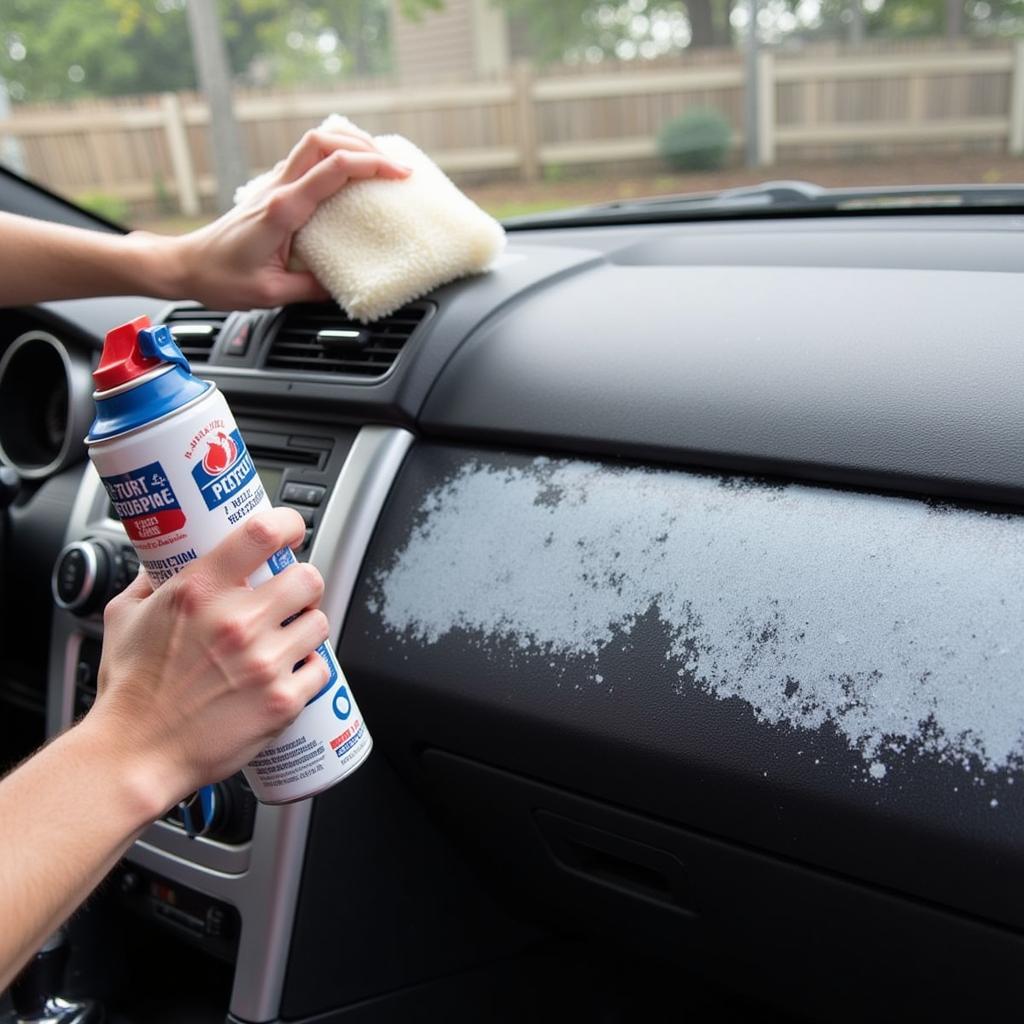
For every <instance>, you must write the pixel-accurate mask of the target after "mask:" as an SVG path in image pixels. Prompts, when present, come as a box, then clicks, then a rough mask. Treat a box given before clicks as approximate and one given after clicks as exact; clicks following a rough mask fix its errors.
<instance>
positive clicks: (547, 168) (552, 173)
mask: <svg viewBox="0 0 1024 1024" xmlns="http://www.w3.org/2000/svg"><path fill="white" fill-rule="evenodd" d="M541 177H543V179H544V180H545V181H549V182H552V183H553V182H558V181H565V179H566V178H567V177H568V174H567V171H566V166H565V164H545V165H544V169H543V170H542V171H541Z"/></svg>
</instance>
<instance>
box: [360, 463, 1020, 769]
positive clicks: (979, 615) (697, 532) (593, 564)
mask: <svg viewBox="0 0 1024 1024" xmlns="http://www.w3.org/2000/svg"><path fill="white" fill-rule="evenodd" d="M419 511H420V515H419V517H418V519H417V523H418V525H417V526H416V527H415V528H414V529H413V531H412V533H411V536H410V537H409V540H408V542H407V543H406V545H405V546H404V548H403V549H402V550H400V551H399V552H397V553H396V556H395V559H394V562H393V564H392V565H391V567H390V568H389V569H387V570H386V571H385V572H382V573H380V574H379V576H378V577H377V579H376V581H375V582H376V587H375V590H376V597H375V605H376V609H377V611H378V614H379V615H380V617H381V621H382V622H383V624H384V625H385V627H386V628H387V629H388V630H389V631H391V632H393V633H394V634H397V635H399V636H401V637H404V638H406V639H408V640H415V641H417V642H420V643H425V644H432V643H435V642H437V641H438V640H439V639H440V638H441V637H443V636H445V635H446V634H448V633H450V632H452V631H453V630H465V631H468V632H469V633H470V634H471V635H475V636H478V637H482V638H483V639H484V640H488V639H492V640H493V639H499V638H500V639H502V640H503V641H505V642H509V641H511V642H512V643H514V644H516V645H518V646H519V647H520V648H521V649H522V650H523V652H524V653H531V654H543V655H544V656H545V657H548V658H552V657H557V656H572V657H577V658H578V657H594V658H595V659H596V657H597V656H599V655H600V653H601V651H602V650H603V649H604V648H605V647H606V646H607V645H609V644H610V643H611V642H612V641H613V638H615V637H616V636H618V637H619V638H620V639H621V636H622V634H623V633H628V632H629V630H630V628H631V626H632V625H633V623H634V622H635V621H636V620H637V619H638V618H639V617H640V616H644V615H646V614H648V613H649V612H651V611H652V610H653V611H654V612H656V614H657V615H658V616H659V617H660V618H661V620H662V621H663V622H664V624H665V626H666V629H667V635H668V636H669V638H670V639H669V640H668V642H667V646H666V649H665V651H664V656H665V659H666V660H667V662H668V663H669V664H668V665H667V666H666V667H667V668H669V669H670V673H668V674H670V675H671V676H672V677H673V678H674V680H675V682H674V684H673V685H674V686H675V688H676V689H677V690H682V689H684V688H687V687H700V688H701V689H703V690H704V691H705V692H707V693H709V694H711V695H713V696H715V697H717V698H720V699H726V698H739V699H740V700H742V701H745V702H746V703H747V704H748V705H749V707H750V708H751V709H752V711H753V713H754V714H755V715H756V716H757V718H758V719H759V720H760V721H762V722H765V723H770V724H773V725H778V724H788V725H790V726H792V727H794V728H797V729H803V730H816V729H820V728H822V727H823V726H826V725H827V724H831V725H832V726H834V727H835V729H837V730H838V731H839V733H840V734H841V735H843V736H844V737H845V738H846V740H847V741H848V742H849V744H850V746H851V747H852V748H853V749H855V750H857V751H859V752H860V754H861V755H862V756H863V758H864V761H865V766H866V768H867V770H866V771H865V772H864V777H865V778H866V779H869V780H871V781H873V782H875V783H880V782H881V781H882V780H883V779H884V778H885V776H886V772H887V769H886V766H885V756H886V754H891V753H895V752H901V751H911V750H912V751H921V752H924V753H925V754H926V755H928V756H933V757H937V758H939V759H941V760H943V761H953V762H957V763H960V764H962V765H963V766H964V767H965V768H969V769H971V770H974V771H978V770H981V771H985V772H992V771H998V770H1000V769H1004V768H1007V767H1009V766H1016V765H1018V764H1020V763H1021V761H1022V753H1024V685H1022V683H1024V680H1022V668H1021V666H1022V664H1024V657H1022V655H1024V649H1022V647H1024V645H1022V637H1024V629H1022V627H1021V624H1022V623H1024V587H1022V586H1021V580H1024V517H1019V516H1013V515H997V514H986V513H984V512H978V511H972V510H963V509H954V508H949V507H933V506H929V505H927V504H925V503H924V502H920V501H914V500H910V499H900V498H891V497H880V496H874V495H867V494H859V493H850V492H841V491H835V490H830V489H826V488H818V487H807V486H800V485H790V486H771V485H765V484H761V483H759V482H755V481H749V480H744V479H736V478H732V479H729V478H726V479H720V478H716V477H712V476H704V475H697V474H692V473H685V472H675V471H654V470H644V469H636V468H625V469H623V468H610V467H607V466H602V465H597V464H593V463H587V462H580V461H574V460H569V461H562V460H557V461H556V460H548V459H537V460H535V461H534V462H532V463H530V464H527V465H525V466H522V467H519V468H499V467H495V466H491V465H486V464H483V463H479V462H475V461H474V462H470V463H467V464H466V465H465V466H463V467H462V469H461V471H460V472H459V473H458V474H457V475H455V477H454V478H453V479H451V480H450V481H448V482H447V483H445V484H444V485H442V486H439V487H437V488H435V489H434V490H433V491H431V492H430V493H429V494H428V495H427V497H426V498H425V500H424V502H423V504H422V507H421V508H420V510H419Z"/></svg>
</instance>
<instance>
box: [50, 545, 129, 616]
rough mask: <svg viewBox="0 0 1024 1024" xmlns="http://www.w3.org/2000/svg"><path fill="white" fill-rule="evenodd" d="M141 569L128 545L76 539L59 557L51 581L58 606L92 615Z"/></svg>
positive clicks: (77, 613) (125, 585)
mask: <svg viewBox="0 0 1024 1024" xmlns="http://www.w3.org/2000/svg"><path fill="white" fill-rule="evenodd" d="M138 571H139V560H138V556H137V555H136V554H135V551H134V549H133V548H132V547H131V546H129V545H127V544H123V545H118V544H115V543H113V542H112V541H108V540H99V539H96V538H93V539H91V540H79V541H75V542H74V543H73V544H68V546H67V547H66V548H64V550H63V551H61V553H60V554H59V555H58V556H57V562H56V564H55V565H54V567H53V576H52V577H51V580H50V585H51V589H52V591H53V599H54V601H55V602H56V603H57V606H58V607H59V608H65V609H67V610H68V611H69V612H74V613H75V614H76V615H89V614H91V613H92V612H95V611H98V610H99V609H100V608H102V607H103V606H104V605H105V604H106V603H107V601H109V600H110V599H111V598H112V597H114V595H115V594H119V593H120V592H121V591H122V590H124V588H125V587H127V586H128V584H129V583H131V581H132V580H133V579H134V578H135V574H136V573H137V572H138Z"/></svg>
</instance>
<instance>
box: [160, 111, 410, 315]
mask: <svg viewBox="0 0 1024 1024" xmlns="http://www.w3.org/2000/svg"><path fill="white" fill-rule="evenodd" d="M409 173H410V168H408V167H406V166H405V165H404V164H401V163H398V162H397V161H395V160H391V159H389V158H388V157H386V156H384V155H383V154H381V153H380V152H378V150H377V147H376V146H375V145H374V142H373V138H372V136H370V135H368V134H367V133H366V132H363V131H361V130H360V129H358V128H356V127H355V126H351V127H350V128H348V129H347V130H345V131H343V132H335V131H330V132H325V131H321V130H314V131H309V132H306V134H305V135H304V136H303V137H302V139H301V141H300V142H299V143H298V145H296V146H295V148H294V149H293V150H292V151H291V153H290V154H289V155H288V156H287V157H286V158H285V159H284V160H282V161H281V162H280V163H278V164H277V166H276V167H274V169H273V170H272V171H270V172H269V173H268V174H266V175H264V177H263V178H262V179H260V180H259V187H258V188H257V189H255V190H254V192H253V193H252V194H250V195H249V196H247V197H246V199H245V200H244V201H243V202H242V203H241V204H239V205H238V206H236V207H234V208H233V209H232V210H230V211H228V213H226V214H224V216H222V217H220V218H219V219H218V220H215V221H214V222H213V223H212V224H208V225H207V226H206V227H204V228H200V229H199V230H198V231H193V232H192V233H191V234H188V235H182V236H181V237H179V238H176V239H168V240H167V242H168V244H169V246H170V247H171V252H172V263H173V265H175V266H176V267H178V268H179V269H178V274H177V277H178V282H179V283H178V284H177V292H178V294H177V295H175V296H173V297H175V298H180V297H183V296H187V297H189V298H194V299H198V300H199V301H200V302H202V303H203V304H204V305H206V306H209V307H210V308H214V309H217V308H219V309H243V308H245V309H247V308H249V307H251V306H258V307H268V306H280V305H285V304H287V303H290V302H315V301H318V300H322V299H327V298H328V294H327V292H326V291H325V290H324V288H323V287H321V285H320V284H319V283H318V282H317V280H316V278H315V277H313V275H312V274H310V273H309V272H308V271H295V270H289V269H288V261H289V257H290V255H291V246H292V238H293V237H294V235H295V232H296V231H298V230H299V228H301V227H302V226H303V225H304V224H305V223H306V221H307V220H309V218H310V217H311V216H312V214H313V211H314V210H315V209H316V208H317V205H318V204H319V203H320V202H322V201H323V200H324V199H327V198H329V197H330V196H332V195H334V193H335V192H337V191H338V189H340V188H341V187H342V186H343V185H345V184H346V183H347V182H348V181H352V180H355V179H359V178H373V177H382V178H405V177H407V176H408V174H409Z"/></svg>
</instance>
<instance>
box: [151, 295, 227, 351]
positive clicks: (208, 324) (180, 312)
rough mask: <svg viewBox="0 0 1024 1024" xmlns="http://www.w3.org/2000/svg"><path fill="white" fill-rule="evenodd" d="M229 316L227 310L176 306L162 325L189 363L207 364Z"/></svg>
mask: <svg viewBox="0 0 1024 1024" xmlns="http://www.w3.org/2000/svg"><path fill="white" fill-rule="evenodd" d="M229 316H231V313H230V312H229V311H227V310H221V309H203V308H202V307H201V306H199V307H196V306H177V307H175V308H174V309H172V310H171V312H170V313H169V314H168V315H167V316H166V318H165V319H164V323H166V324H167V326H168V327H170V329H171V334H173V335H174V340H175V341H176V342H177V343H178V348H180V349H181V351H182V354H183V355H184V356H185V358H186V359H187V360H188V361H189V362H190V363H208V362H209V361H210V353H211V352H212V351H213V346H214V345H215V344H216V343H217V338H218V337H219V336H220V332H221V330H223V328H224V322H225V321H226V320H227V318H228V317H229ZM179 328H180V330H179Z"/></svg>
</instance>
